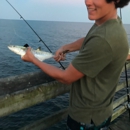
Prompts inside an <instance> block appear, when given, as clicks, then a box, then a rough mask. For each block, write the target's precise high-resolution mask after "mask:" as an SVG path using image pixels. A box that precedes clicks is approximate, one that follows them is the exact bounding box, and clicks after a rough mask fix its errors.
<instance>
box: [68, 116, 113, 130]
mask: <svg viewBox="0 0 130 130" xmlns="http://www.w3.org/2000/svg"><path fill="white" fill-rule="evenodd" d="M110 122H111V117H109V118H108V119H107V120H106V121H104V122H103V123H102V124H100V125H99V126H95V124H94V122H93V121H91V124H84V123H79V122H77V121H75V120H73V119H72V118H71V117H70V116H68V118H67V128H66V130H108V127H109V125H110Z"/></svg>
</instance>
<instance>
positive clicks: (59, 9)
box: [0, 0, 130, 24]
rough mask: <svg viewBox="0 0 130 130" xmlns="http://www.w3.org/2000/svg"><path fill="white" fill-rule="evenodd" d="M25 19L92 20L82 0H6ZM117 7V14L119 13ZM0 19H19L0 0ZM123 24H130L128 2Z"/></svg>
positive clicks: (123, 11)
mask: <svg viewBox="0 0 130 130" xmlns="http://www.w3.org/2000/svg"><path fill="white" fill-rule="evenodd" d="M8 1H9V2H10V3H11V4H12V5H13V6H14V8H15V9H16V10H17V11H18V12H19V13H20V14H21V15H22V16H23V18H24V19H26V20H42V21H68V22H93V21H90V20H89V19H88V15H87V10H86V6H85V3H84V0H8ZM119 12H120V11H119V9H118V14H119V15H120V13H119ZM0 19H20V17H19V15H18V14H17V13H16V12H15V11H14V10H13V8H12V7H11V6H10V5H9V4H8V3H7V2H6V0H0ZM122 19H123V23H124V24H130V3H129V5H128V6H126V7H124V8H123V9H122Z"/></svg>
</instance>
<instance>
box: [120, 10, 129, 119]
mask: <svg viewBox="0 0 130 130" xmlns="http://www.w3.org/2000/svg"><path fill="white" fill-rule="evenodd" d="M120 18H121V19H122V12H121V8H120ZM125 77H126V78H125V79H126V90H127V101H128V105H127V109H128V111H129V120H130V94H129V84H128V75H127V62H125Z"/></svg>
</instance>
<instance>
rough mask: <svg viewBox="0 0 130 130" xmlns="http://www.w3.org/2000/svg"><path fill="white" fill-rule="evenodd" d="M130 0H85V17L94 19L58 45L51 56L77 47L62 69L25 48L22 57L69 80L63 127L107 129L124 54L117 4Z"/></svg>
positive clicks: (70, 129)
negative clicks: (84, 32)
mask: <svg viewBox="0 0 130 130" xmlns="http://www.w3.org/2000/svg"><path fill="white" fill-rule="evenodd" d="M129 1H130V0H85V4H86V7H87V11H88V18H89V19H90V20H94V21H95V23H94V25H93V26H92V27H91V29H90V30H89V32H88V33H87V35H86V36H85V37H83V38H81V39H79V40H77V41H75V42H72V43H69V44H66V45H64V46H62V47H60V48H59V49H58V50H57V51H56V53H55V56H54V59H55V60H56V61H57V62H59V61H61V60H64V59H65V54H64V52H66V51H68V52H73V51H77V50H79V54H78V55H77V56H76V57H75V58H74V59H73V60H72V62H71V63H70V64H69V66H68V67H67V68H66V69H65V70H62V69H60V68H57V67H55V66H53V65H50V64H47V63H44V62H41V61H39V60H38V59H37V58H36V57H34V55H33V54H32V53H31V48H28V50H27V52H26V54H25V55H24V56H23V57H22V60H24V61H26V62H31V63H33V64H35V65H36V66H38V67H39V68H40V69H41V70H42V71H44V72H45V73H46V74H48V75H49V76H51V77H53V78H55V79H56V80H58V81H60V82H62V83H65V84H72V85H71V90H70V102H69V113H68V118H67V130H107V129H108V126H109V124H110V121H111V116H112V112H113V104H112V103H113V97H114V94H115V90H116V87H117V83H118V80H119V77H120V73H121V70H122V67H123V66H124V64H125V61H126V58H127V55H128V50H129V47H128V39H127V34H126V31H125V29H124V27H123V25H122V21H121V19H120V18H119V16H118V15H117V8H119V7H121V8H122V7H124V6H126V5H127V4H128V3H129Z"/></svg>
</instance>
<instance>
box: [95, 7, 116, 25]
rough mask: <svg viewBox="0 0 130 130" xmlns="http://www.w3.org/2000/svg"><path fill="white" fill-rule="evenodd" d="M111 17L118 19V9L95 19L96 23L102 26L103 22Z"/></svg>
mask: <svg viewBox="0 0 130 130" xmlns="http://www.w3.org/2000/svg"><path fill="white" fill-rule="evenodd" d="M110 19H117V10H116V9H115V10H114V11H111V12H110V13H109V14H107V15H105V16H103V17H102V18H100V19H98V20H96V21H95V23H96V24H97V25H98V26H100V25H101V24H103V23H105V22H106V21H108V20H110Z"/></svg>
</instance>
